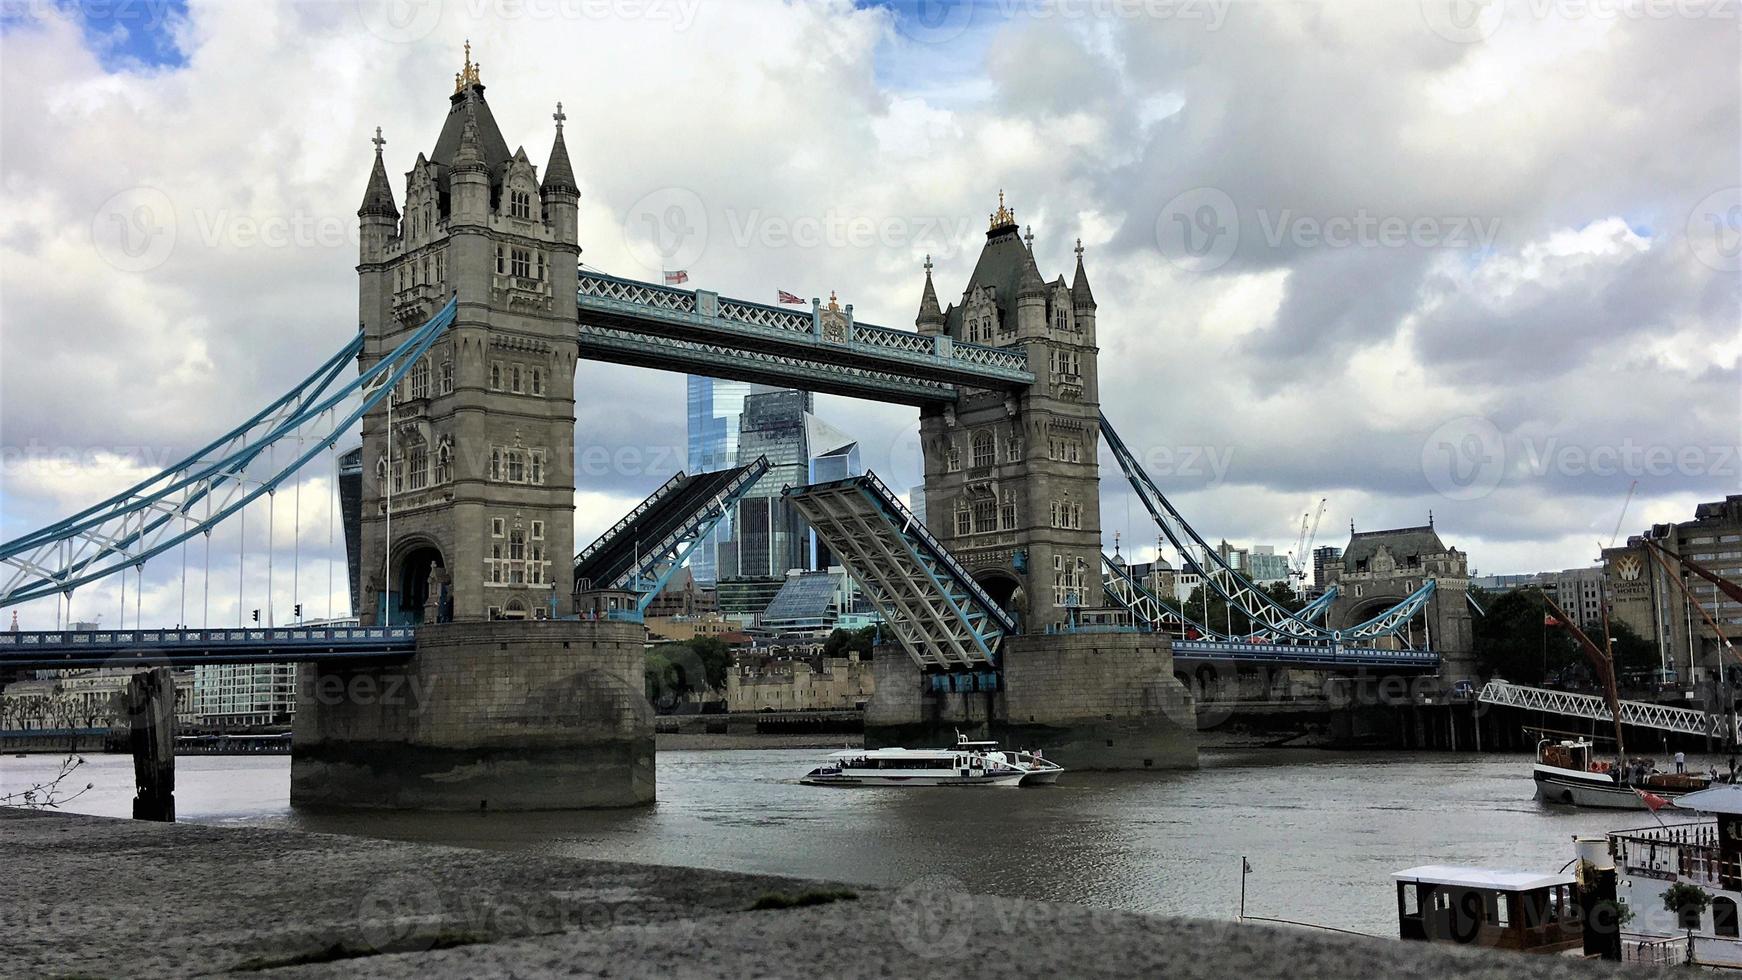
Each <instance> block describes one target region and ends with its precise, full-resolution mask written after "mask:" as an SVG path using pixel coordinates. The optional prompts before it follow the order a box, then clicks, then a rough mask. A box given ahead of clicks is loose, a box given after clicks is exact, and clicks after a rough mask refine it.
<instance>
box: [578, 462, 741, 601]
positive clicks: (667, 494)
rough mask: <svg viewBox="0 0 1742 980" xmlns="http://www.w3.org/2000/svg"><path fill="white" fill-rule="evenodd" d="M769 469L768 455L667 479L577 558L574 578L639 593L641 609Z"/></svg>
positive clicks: (602, 586)
mask: <svg viewBox="0 0 1742 980" xmlns="http://www.w3.org/2000/svg"><path fill="white" fill-rule="evenodd" d="M767 472H768V457H766V456H758V457H757V458H756V460H755V461H754V462H752V463H750V464H748V465H746V466H738V467H734V468H732V469H729V470H718V471H715V472H712V473H698V474H696V475H695V476H688V475H686V474H684V473H682V472H680V473H678V474H677V475H676V476H674V477H672V478H671V479H669V480H667V481H666V482H665V483H664V484H663V485H661V486H660V488H659V489H657V490H655V491H653V493H652V494H650V495H649V496H648V498H647V499H646V500H643V501H642V502H641V503H640V504H638V505H636V507H635V509H634V510H631V511H630V512H629V513H628V514H627V515H625V516H624V518H623V519H622V520H620V521H618V522H617V523H616V524H615V525H613V526H612V527H611V529H610V530H608V531H606V532H605V533H604V534H602V535H600V536H599V539H598V540H597V541H594V542H593V543H592V544H590V545H588V546H587V547H585V548H583V549H581V553H580V554H578V555H576V556H575V579H576V580H577V581H579V580H580V579H586V580H588V581H590V582H592V583H593V585H594V586H595V587H598V588H611V589H626V590H628V591H631V592H639V593H641V594H642V595H641V600H640V602H639V603H638V606H639V608H640V610H641V611H642V612H646V611H647V607H648V606H649V605H650V604H651V603H652V602H653V599H654V597H655V596H657V595H659V592H660V590H661V589H663V588H665V584H666V582H668V581H670V579H671V576H672V575H673V574H674V573H675V572H676V571H677V569H678V568H679V567H681V566H682V565H683V563H684V560H685V559H687V558H688V557H689V555H690V552H691V551H693V550H695V547H696V545H698V544H700V543H701V542H702V540H703V539H705V538H706V537H707V536H708V535H709V534H710V533H711V532H712V531H713V530H714V528H716V527H718V526H719V524H720V521H722V520H723V519H725V516H726V515H727V514H728V513H730V512H731V510H732V506H733V505H734V504H736V503H737V502H738V500H739V499H740V498H742V497H743V496H744V494H745V493H746V492H747V491H749V489H750V488H751V487H752V486H754V485H755V484H756V481H757V480H759V479H761V478H762V477H763V475H764V474H766V473H767Z"/></svg>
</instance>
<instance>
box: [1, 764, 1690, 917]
mask: <svg viewBox="0 0 1742 980" xmlns="http://www.w3.org/2000/svg"><path fill="white" fill-rule="evenodd" d="M821 754H822V753H820V752H818V751H816V750H807V749H752V750H742V751H727V750H720V751H694V752H680V751H669V752H661V753H660V754H659V802H658V803H657V804H655V805H653V806H649V807H644V808H641V809H635V810H618V811H588V812H566V813H533V814H510V813H490V814H488V815H479V814H471V813H467V814H438V815H431V814H392V813H362V814H313V813H306V812H302V811H293V810H292V809H291V808H290V805H289V788H290V759H289V757H288V756H181V757H178V758H177V759H176V809H177V812H178V816H179V817H180V819H182V820H183V821H188V822H197V823H212V824H252V825H261V826H273V827H285V828H291V829H298V830H308V831H319V832H327V833H337V834H350V835H361V836H370V837H384V838H396V839H405V840H417V841H428V842H436V843H447V844H455V845H460V846H465V847H479V848H490V849H503V850H524V851H533V852H539V853H549V854H560V855H569V856H574V857H581V858H592V859H602V860H619V861H634V862H645V863H658V864H678V865H690V866H697V867H707V868H718V869H723V870H731V871H750V872H766V873H777V874H790V875H798V876H803V877H813V878H831V879H837V880H843V881H849V882H858V883H864V884H872V885H885V886H891V887H897V888H899V887H903V886H906V885H909V884H912V883H914V882H916V881H920V880H922V879H929V880H928V883H933V882H935V883H941V884H954V885H959V886H960V887H963V888H966V889H968V890H971V891H979V892H987V893H991V894H997V895H1004V896H1009V897H1017V898H1030V899H1041V900H1049V901H1066V902H1079V903H1084V904H1089V905H1101V906H1108V907H1112V908H1118V909H1124V910H1129V911H1137V912H1153V913H1165V914H1170V915H1184V916H1198V917H1206V918H1231V917H1233V915H1234V914H1235V912H1236V909H1237V908H1238V905H1239V895H1240V858H1241V857H1242V856H1245V857H1247V858H1248V859H1249V860H1250V861H1251V863H1252V873H1251V875H1250V876H1249V877H1248V878H1247V881H1246V887H1247V899H1246V910H1247V913H1248V914H1250V915H1257V916H1270V917H1277V918H1284V919H1295V920H1301V921H1305V922H1311V923H1316V924H1320V925H1327V926H1335V927H1339V928H1343V929H1352V930H1356V931H1360V932H1365V933H1370V934H1373V935H1378V936H1395V935H1396V932H1395V930H1396V907H1395V898H1394V892H1393V889H1392V885H1391V877H1390V876H1391V874H1392V872H1394V871H1398V870H1400V869H1403V868H1407V867H1411V866H1413V865H1419V864H1474V865H1483V866H1489V867H1503V868H1516V869H1521V870H1536V871H1545V872H1552V871H1556V870H1558V869H1560V868H1561V866H1562V865H1564V864H1566V863H1567V862H1568V861H1569V860H1570V859H1571V858H1572V838H1573V836H1574V835H1586V834H1601V833H1603V832H1604V831H1609V830H1619V829H1622V828H1627V827H1636V826H1640V825H1649V824H1651V823H1652V818H1651V817H1650V816H1649V815H1647V814H1645V813H1644V812H1617V811H1590V810H1585V811H1578V810H1572V809H1567V808H1560V807H1548V806H1545V805H1543V804H1540V803H1538V802H1536V801H1535V800H1534V799H1532V796H1531V782H1530V759H1529V757H1527V756H1522V755H1488V756H1472V755H1449V754H1444V753H1440V754H1408V753H1330V752H1316V751H1310V750H1289V751H1275V750H1265V751H1258V750H1239V751H1233V750H1218V751H1210V750H1206V751H1205V752H1204V753H1203V759H1202V761H1203V768H1201V769H1199V770H1197V771H1195V772H1181V773H1166V774H1156V773H1145V774H1141V775H1137V774H1116V773H1068V774H1066V776H1065V777H1064V778H1063V780H1062V781H1061V782H1060V784H1059V785H1057V786H1053V787H1033V788H1025V789H949V788H933V789H860V790H854V789H825V788H815V787H809V786H802V785H800V784H799V783H798V782H797V777H798V776H800V775H801V774H802V773H804V772H805V771H806V770H807V769H808V768H809V766H810V764H811V763H812V762H813V761H814V760H815V759H816V758H817V757H818V756H819V755H821ZM85 758H86V761H87V764H86V765H85V766H84V767H83V768H81V769H80V770H79V771H78V773H77V774H76V775H75V776H74V777H73V778H72V780H70V782H73V783H75V784H76V785H77V786H80V787H82V786H83V785H84V784H85V783H87V782H90V783H93V784H94V787H93V788H92V789H91V790H90V791H89V792H87V793H86V794H85V795H83V796H81V797H80V798H79V799H77V800H75V801H73V802H72V803H70V804H69V805H68V806H67V807H66V809H67V810H69V811H73V812H79V813H91V814H99V815H107V816H126V815H128V814H129V812H130V809H129V807H130V801H131V798H132V793H133V787H132V761H131V759H130V758H128V757H126V756H118V755H111V756H103V755H90V756H86V757H85ZM1689 761H1690V763H1693V762H1695V761H1696V760H1692V759H1690V760H1689ZM1697 761H1698V762H1699V764H1700V765H1702V766H1703V765H1704V760H1697ZM58 764H59V759H58V758H57V757H55V756H50V755H34V756H29V757H25V758H14V757H7V758H4V759H0V792H9V791H12V790H14V789H17V788H20V787H21V786H24V785H29V784H30V783H32V782H34V781H36V780H38V779H40V778H44V777H46V776H52V774H53V772H54V770H55V768H56V767H57V766H58ZM1663 816H1664V818H1665V819H1666V820H1669V821H1676V820H1680V819H1683V818H1682V817H1681V816H1680V815H1677V814H1675V813H1674V812H1673V811H1666V813H1665V814H1664V815H1663Z"/></svg>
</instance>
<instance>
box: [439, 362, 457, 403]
mask: <svg viewBox="0 0 1742 980" xmlns="http://www.w3.org/2000/svg"><path fill="white" fill-rule="evenodd" d="M441 377H442V389H441V390H442V394H444V395H451V394H453V393H454V362H453V361H443V362H442V375H441Z"/></svg>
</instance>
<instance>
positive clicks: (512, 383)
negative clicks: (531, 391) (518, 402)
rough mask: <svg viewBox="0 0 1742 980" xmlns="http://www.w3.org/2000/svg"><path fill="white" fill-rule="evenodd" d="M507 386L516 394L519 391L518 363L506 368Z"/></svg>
mask: <svg viewBox="0 0 1742 980" xmlns="http://www.w3.org/2000/svg"><path fill="white" fill-rule="evenodd" d="M508 387H509V389H510V390H512V391H513V392H514V393H515V394H516V395H518V394H520V393H521V390H522V389H521V378H520V365H518V364H514V365H511V366H510V367H509V368H508Z"/></svg>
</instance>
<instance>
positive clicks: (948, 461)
mask: <svg viewBox="0 0 1742 980" xmlns="http://www.w3.org/2000/svg"><path fill="white" fill-rule="evenodd" d="M944 469H945V470H946V471H948V472H950V473H959V472H961V469H962V451H961V449H959V448H957V447H956V445H955V444H954V443H951V444H950V448H949V451H948V452H947V453H945V454H944Z"/></svg>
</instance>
